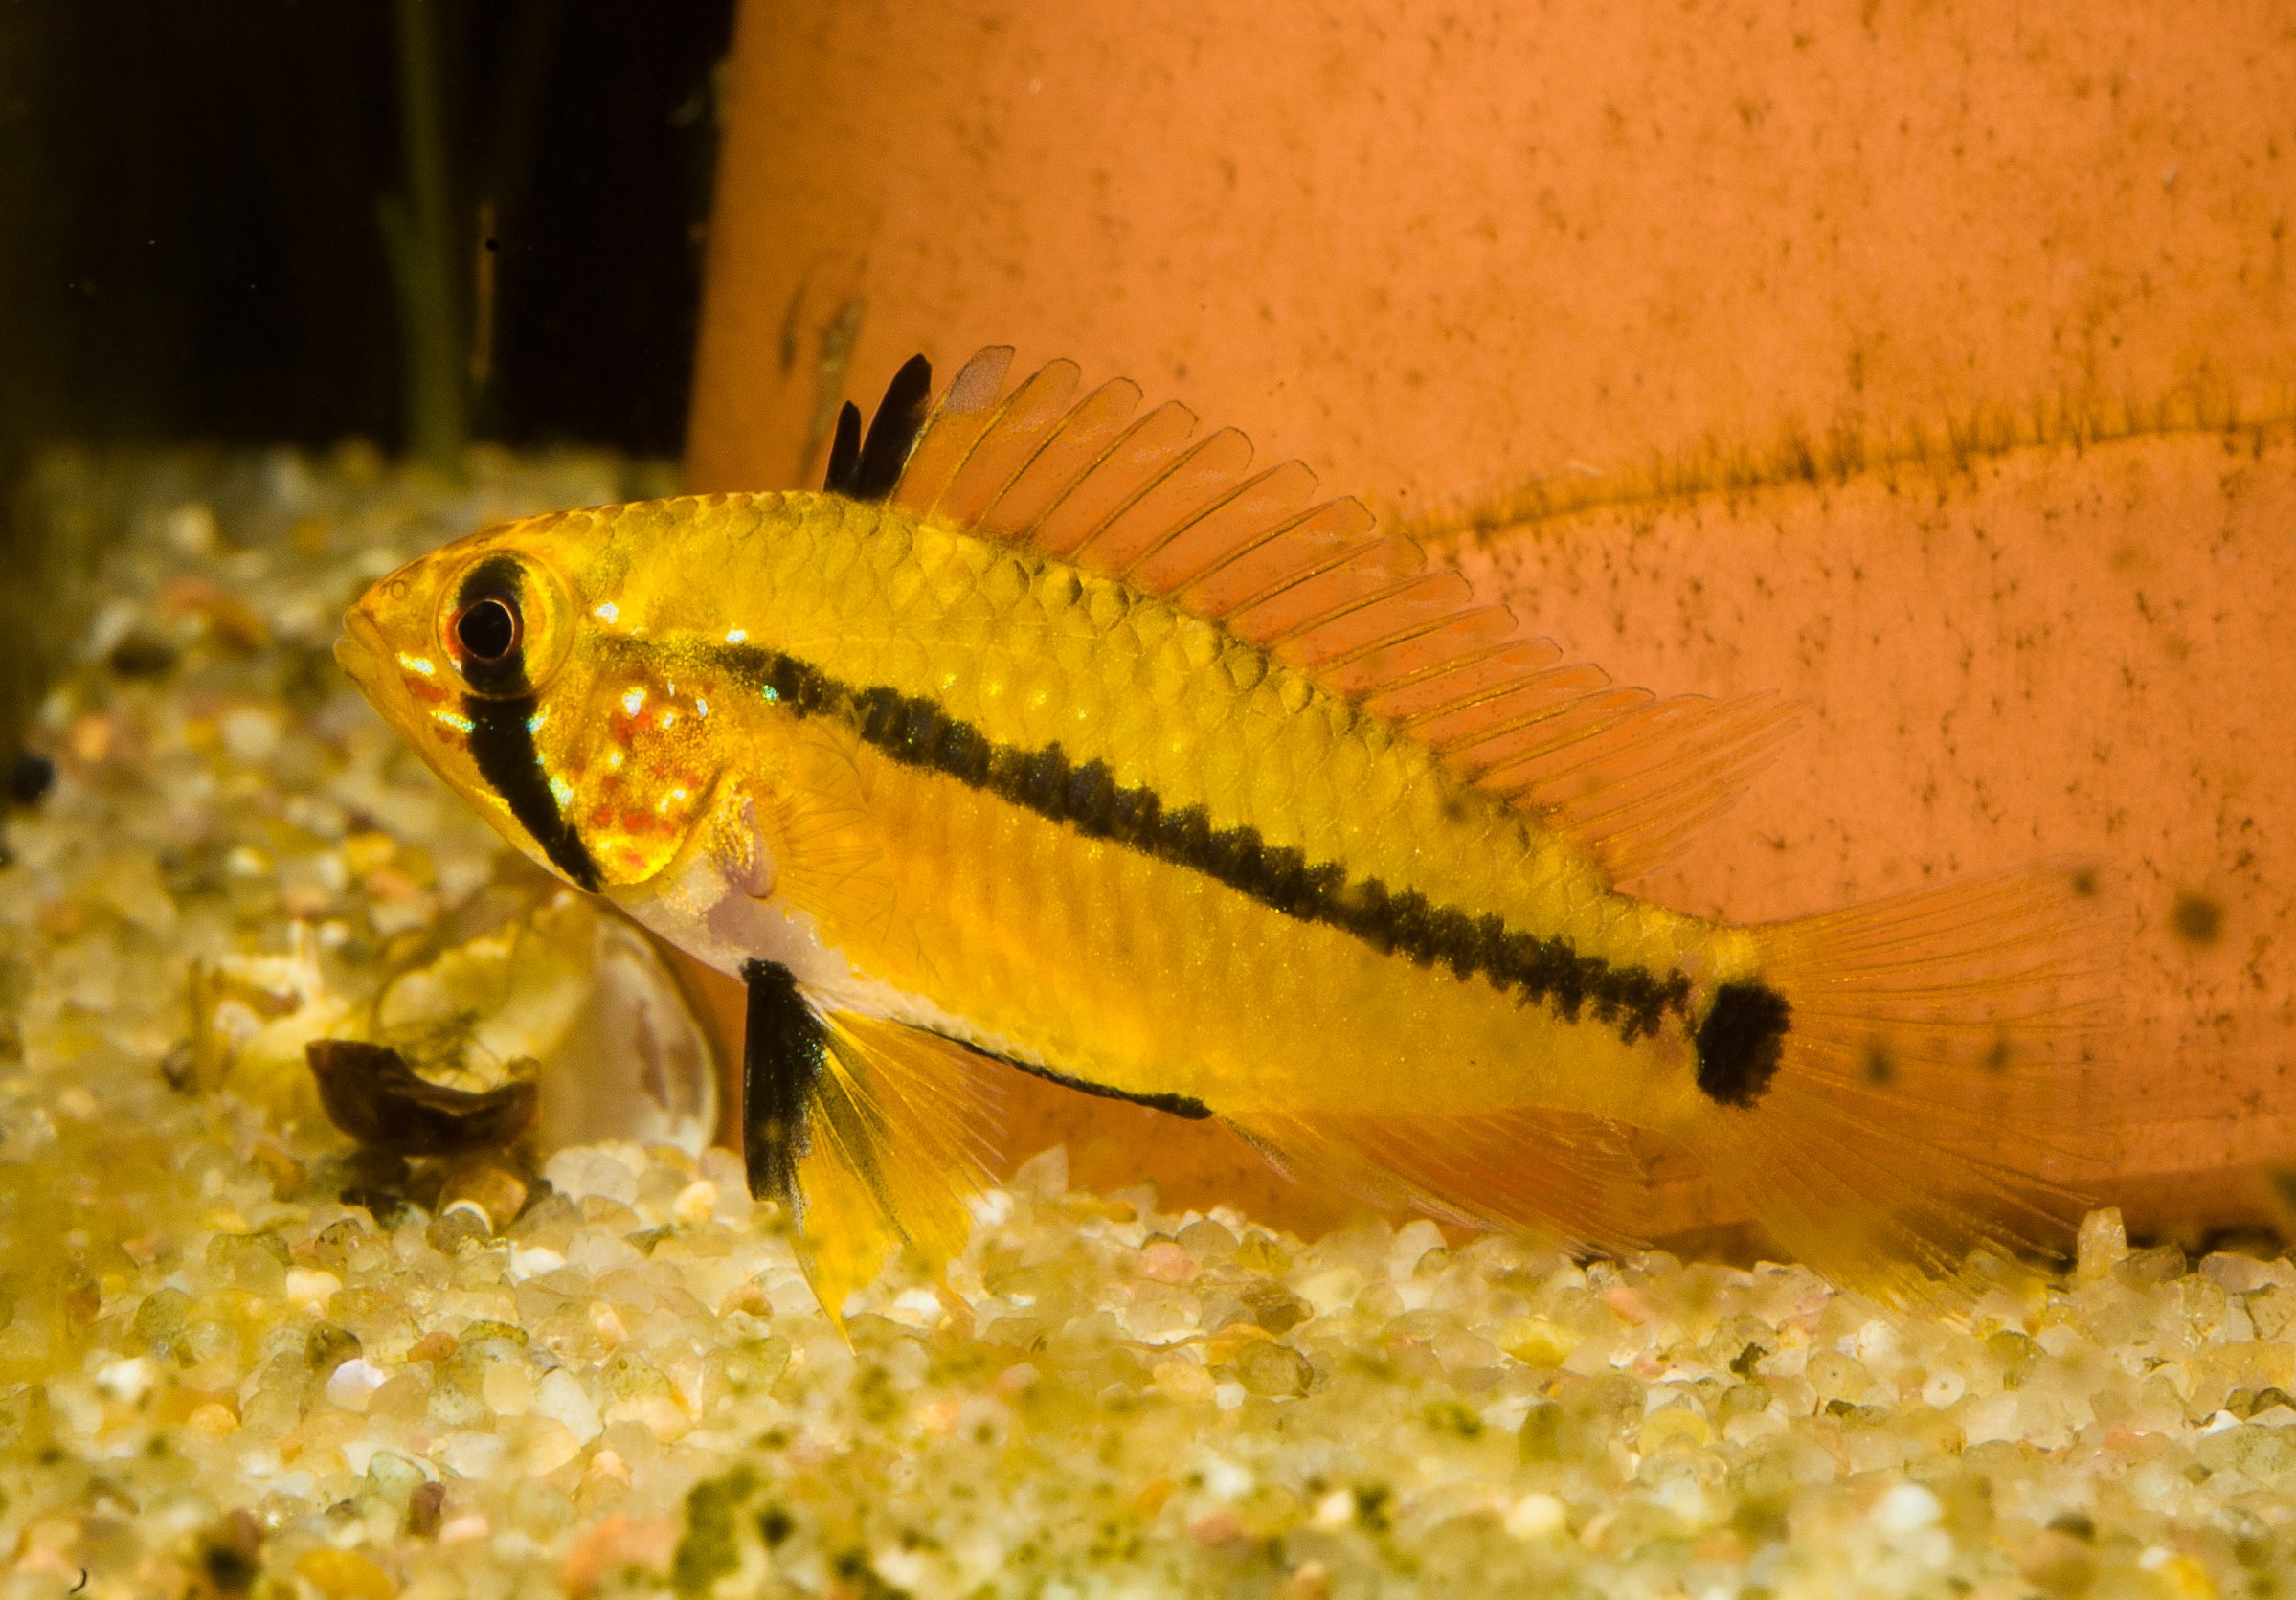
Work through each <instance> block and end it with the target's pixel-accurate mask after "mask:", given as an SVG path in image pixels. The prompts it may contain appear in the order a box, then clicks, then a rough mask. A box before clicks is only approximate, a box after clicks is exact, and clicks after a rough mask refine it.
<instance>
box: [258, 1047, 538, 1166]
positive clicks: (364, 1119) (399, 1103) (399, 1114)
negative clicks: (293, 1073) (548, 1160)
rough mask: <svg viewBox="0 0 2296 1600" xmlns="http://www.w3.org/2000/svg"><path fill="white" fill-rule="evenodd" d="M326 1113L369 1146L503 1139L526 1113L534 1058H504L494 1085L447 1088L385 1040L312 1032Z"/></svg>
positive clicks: (423, 1152) (430, 1150)
mask: <svg viewBox="0 0 2296 1600" xmlns="http://www.w3.org/2000/svg"><path fill="white" fill-rule="evenodd" d="M304 1060H305V1061H307V1062H309V1063H310V1068H311V1076H312V1078H313V1079H314V1080H316V1081H317V1083H318V1085H319V1102H320V1104H321V1105H323V1106H325V1107H326V1115H327V1119H328V1120H329V1121H331V1122H333V1123H334V1125H335V1126H336V1127H338V1128H340V1129H342V1130H343V1132H345V1133H346V1134H349V1136H350V1137H351V1138H355V1139H357V1140H358V1141H359V1142H360V1143H361V1144H365V1145H371V1146H373V1147H375V1148H377V1149H382V1150H392V1151H396V1152H397V1153H398V1154H400V1155H404V1156H447V1155H453V1154H456V1153H457V1152H460V1151H464V1150H477V1149H483V1148H486V1147H489V1146H501V1145H505V1144H508V1143H509V1142H510V1141H511V1140H513V1139H515V1138H518V1136H519V1135H521V1134H523V1133H524V1132H526V1130H527V1128H528V1126H529V1124H530V1123H531V1122H532V1121H533V1120H534V1111H535V1107H536V1104H537V1102H538V1096H537V1094H536V1089H535V1078H534V1064H533V1063H532V1062H531V1061H523V1060H522V1061H519V1062H516V1063H513V1064H512V1069H511V1070H512V1072H513V1074H514V1075H513V1077H512V1078H511V1080H510V1081H509V1082H507V1083H505V1084H502V1085H501V1086H499V1087H498V1088H494V1089H488V1090H482V1091H471V1090H461V1089H449V1088H447V1087H445V1086H444V1085H442V1084H436V1083H433V1082H431V1080H430V1079H428V1078H426V1077H423V1076H422V1075H421V1074H420V1073H418V1072H416V1070H414V1069H413V1068H412V1067H409V1066H408V1065H407V1062H406V1058H405V1057H404V1056H402V1055H400V1054H399V1053H398V1051H396V1050H394V1049H393V1048H390V1047H389V1046H388V1045H371V1044H368V1043H366V1042H365V1041H363V1040H357V1039H314V1040H312V1041H311V1042H310V1043H309V1044H308V1045H305V1046H304Z"/></svg>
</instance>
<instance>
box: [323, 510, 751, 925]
mask: <svg viewBox="0 0 2296 1600" xmlns="http://www.w3.org/2000/svg"><path fill="white" fill-rule="evenodd" d="M642 509H643V508H642V507H609V508H607V509H604V510H587V511H571V512H557V513H552V514H551V515H548V516H541V517H529V518H527V519H524V520H522V521H519V522H512V523H506V524H503V525H502V526H500V527H496V528H491V529H487V530H484V531H483V532H479V533H474V534H471V535H470V536H469V537H467V538H463V539H459V540H457V541H455V542H454V543H452V544H449V545H447V546H445V547H443V548H441V549H439V550H437V551H434V552H431V553H429V554H427V555H424V556H420V557H418V558H416V560H414V561H411V562H409V563H408V564H407V565H406V566H404V567H401V568H399V569H398V570H397V571H396V572H394V573H392V574H390V575H387V576H385V577H383V578H381V579H379V580H377V581H376V582H375V584H374V585H373V586H372V587H371V588H370V589H369V590H368V591H367V593H366V594H365V595H363V596H362V597H360V598H359V600H358V601H357V603H355V604H354V605H352V606H351V608H350V609H349V612H348V613H347V614H346V615H345V617H344V632H343V636H342V638H341V639H340V640H338V641H337V642H336V645H335V659H336V661H337V662H339V663H340V664H341V665H342V666H343V669H344V670H345V671H346V672H347V673H349V676H350V679H351V681H352V682H353V683H355V684H357V685H358V687H359V688H360V690H361V691H362V692H363V693H365V695H366V696H367V698H368V699H369V700H370V701H371V703H372V704H373V706H374V708H375V710H377V711H379V712H380V713H381V714H382V716H383V719H384V720H385V721H386V722H388V723H389V724H390V725H391V726H392V728H393V729H394V731H396V732H397V733H398V734H399V735H400V736H401V737H402V738H404V739H405V740H406V741H407V742H408V744H410V745H411V746H412V747H413V748H414V749H415V750H416V752H417V753H419V754H420V755H421V756H422V758H423V759H424V760H425V761H426V762H428V763H429V764H430V766H431V768H432V770H433V771H435V772H437V773H438V775H439V777H441V778H443V779H444V780H445V781H446V783H447V785H448V786H449V787H450V788H452V789H454V790H455V792H456V793H457V794H459V795H461V797H462V798H463V799H464V800H468V801H469V802H470V803H471V804H472V805H474V806H475V807H477V809H478V810H479V811H480V813H481V814H482V815H484V817H485V818H486V820H487V821H488V822H489V823H492V824H493V826H494V827H495V829H496V830H497V831H498V832H500V833H501V834H502V835H503V837H504V838H505V839H506V840H508V841H509V842H510V843H511V844H512V845H515V846H517V848H518V849H520V850H521V851H523V852H524V853H525V854H526V855H527V856H528V857H529V858H530V859H531V860H533V861H534V862H535V863H536V864H537V865H539V866H541V867H543V868H546V869H548V870H550V871H551V872H553V873H555V874H556V875H558V876H559V877H561V878H563V879H565V880H566V881H567V882H569V883H572V884H574V885H575V886H576V887H578V888H581V889H586V890H608V889H611V888H614V887H617V886H624V885H631V884H638V883H642V882H644V881H646V880H647V879H649V878H652V877H654V876H656V875H657V874H658V873H660V872H661V871H662V870H663V869H664V868H665V867H667V866H668V865H669V863H670V862H671V860H672V859H673V858H674V857H675V856H676V855H677V854H678V852H679V850H680V849H681V848H682V847H683V846H684V845H685V843H686V842H687V839H688V838H689V837H690V836H691V835H692V834H693V833H694V832H695V829H696V826H697V824H698V823H700V822H701V821H702V820H703V819H704V818H705V817H706V815H707V814H708V810H709V803H710V799H711V792H712V790H713V789H714V787H715V784H716V777H717V774H718V773H719V772H720V771H722V770H723V766H724V760H723V757H724V754H725V753H724V751H723V749H722V748H721V747H722V742H723V741H722V736H721V734H720V732H719V730H718V729H717V728H713V727H712V726H711V724H710V721H709V698H708V693H709V687H710V686H709V684H708V683H707V682H706V681H703V680H700V679H697V678H696V676H695V674H694V673H692V672H689V671H683V670H681V667H682V665H685V664H683V663H682V661H681V659H680V657H679V653H678V650H677V647H676V644H675V642H674V639H664V638H662V637H660V636H659V635H657V634H656V633H655V632H653V631H652V630H649V629H647V628H645V627H643V626H635V627H633V626H631V625H629V624H628V622H627V621H623V619H624V618H625V616H626V613H627V612H628V611H630V610H631V609H634V608H633V607H631V606H630V604H629V601H628V598H627V597H628V594H629V591H630V589H631V586H632V585H633V583H636V582H640V581H642V577H643V571H642V563H641V564H640V570H638V571H636V572H634V571H633V563H632V560H631V552H632V549H633V547H634V546H636V545H637V543H638V540H637V539H636V538H635V537H634V534H635V533H637V532H640V531H643V530H635V529H633V528H631V527H625V526H623V524H625V523H632V522H636V521H642V520H643V519H642V518H633V517H630V516H628V515H625V514H624V513H625V512H634V511H640V510H642ZM618 621H620V622H621V625H619V626H618V625H617V624H618ZM720 720H721V723H722V720H723V719H722V718H721V719H720Z"/></svg>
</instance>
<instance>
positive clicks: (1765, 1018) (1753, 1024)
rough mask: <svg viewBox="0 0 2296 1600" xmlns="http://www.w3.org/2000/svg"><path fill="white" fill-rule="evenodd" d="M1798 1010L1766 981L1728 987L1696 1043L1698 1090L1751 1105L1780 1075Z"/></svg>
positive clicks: (1723, 1100)
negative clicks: (1780, 1064)
mask: <svg viewBox="0 0 2296 1600" xmlns="http://www.w3.org/2000/svg"><path fill="white" fill-rule="evenodd" d="M1792 1020H1793V1007H1792V1006H1790V1005H1789V1004H1788V1003H1786V997H1785V996H1784V995H1782V994H1780V993H1778V991H1777V990H1775V989H1773V988H1771V987H1770V986H1769V985H1768V984H1767V983H1724V984H1723V985H1722V987H1721V988H1719V989H1717V990H1716V991H1715V992H1714V1004H1713V1006H1712V1008H1710V1009H1709V1010H1708V1011H1707V1013H1706V1020H1705V1021H1704V1022H1702V1023H1700V1024H1699V1029H1698V1033H1697V1035H1696V1036H1695V1038H1694V1039H1693V1041H1692V1043H1693V1044H1694V1046H1695V1047H1696V1049H1697V1054H1698V1082H1699V1089H1700V1090H1702V1091H1703V1092H1704V1093H1705V1095H1706V1098H1708V1099H1709V1100H1712V1101H1714V1102H1715V1103H1716V1104H1717V1105H1723V1106H1750V1105H1752V1104H1753V1103H1754V1102H1755V1101H1757V1100H1759V1099H1761V1098H1762V1095H1763V1092H1764V1091H1765V1090H1767V1089H1768V1088H1769V1080H1770V1079H1771V1078H1773V1077H1775V1076H1776V1075H1777V1072H1778V1062H1779V1059H1780V1058H1781V1056H1782V1055H1783V1054H1784V1052H1785V1045H1786V1030H1787V1028H1788V1026H1789V1025H1790V1024H1791V1023H1792Z"/></svg>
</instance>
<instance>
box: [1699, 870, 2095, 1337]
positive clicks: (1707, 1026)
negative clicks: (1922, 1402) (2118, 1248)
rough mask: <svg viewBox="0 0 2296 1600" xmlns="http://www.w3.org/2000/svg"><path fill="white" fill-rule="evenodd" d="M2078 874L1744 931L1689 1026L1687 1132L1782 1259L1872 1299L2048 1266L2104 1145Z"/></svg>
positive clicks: (1905, 898) (2090, 950) (2084, 893)
mask: <svg viewBox="0 0 2296 1600" xmlns="http://www.w3.org/2000/svg"><path fill="white" fill-rule="evenodd" d="M2101 921H2102V918H2101V914H2100V905H2099V897H2098V893H2097V888H2096V875H2095V873H2094V872H2093V871H2089V870H2086V869H2082V868H2072V867H2066V868H2056V869H2035V870H2029V871H2024V872H2017V873H2010V874H2004V875H2000V876H1993V877H1986V878H1979V879H1974V880H1970V881H1968V882H1964V883H1957V884H1952V885H1948V886H1947V887H1945V888H1942V889H1933V890H1919V891H1916V892H1913V893H1909V894H1902V895H1899V896H1896V897H1893V898H1890V899H1886V900H1880V901H1877V902H1874V903H1871V904H1868V905H1863V906H1856V907H1852V908H1850V909H1848V910H1845V911H1837V912H1830V913H1824V914H1822V915H1818V916H1812V917H1804V918H1800V919H1798V920H1793V921H1787V922H1778V923H1771V924H1767V925H1764V926H1761V927H1758V928H1755V929H1753V930H1750V931H1751V932H1752V933H1753V934H1754V935H1755V941H1756V945H1757V948H1758V950H1759V951H1760V961H1759V969H1758V971H1759V977H1758V979H1757V980H1749V981H1742V982H1735V983H1725V984H1723V985H1722V987H1721V989H1720V991H1719V992H1718V993H1717V995H1716V997H1715V1000H1714V1002H1713V1003H1712V1005H1711V1007H1710V1009H1709V1010H1708V1012H1707V1014H1706V1016H1705V1018H1704V1019H1703V1021H1702V1022H1701V1023H1700V1025H1699V1027H1698V1029H1697V1031H1696V1035H1695V1043H1696V1045H1697V1047H1698V1064H1699V1087H1700V1088H1701V1089H1702V1090H1704V1091H1705V1093H1702V1094H1700V1095H1699V1097H1698V1099H1699V1105H1700V1108H1701V1109H1700V1111H1699V1113H1698V1114H1697V1115H1696V1116H1695V1118H1694V1121H1693V1125H1692V1127H1690V1128H1689V1129H1687V1130H1685V1132H1686V1134H1687V1136H1688V1139H1689V1142H1690V1143H1691V1145H1692V1148H1693V1150H1694V1151H1695V1152H1696V1153H1697V1154H1698V1155H1699V1158H1700V1160H1701V1161H1702V1163H1703V1164H1704V1166H1705V1167H1706V1169H1707V1171H1708V1173H1709V1175H1710V1176H1711V1177H1712V1178H1714V1179H1716V1180H1717V1181H1719V1182H1720V1183H1722V1184H1724V1185H1726V1186H1728V1187H1730V1188H1733V1189H1735V1190H1736V1191H1737V1192H1738V1193H1739V1194H1740V1195H1741V1196H1742V1197H1743V1199H1744V1200H1745V1203H1746V1204H1747V1205H1748V1206H1750V1207H1751V1209H1752V1211H1753V1213H1754V1215H1755V1216H1756V1217H1758V1218H1759V1219H1760V1221H1761V1222H1762V1224H1763V1225H1764V1227H1765V1228H1767V1230H1768V1231H1769V1233H1770V1234H1771V1235H1772V1236H1773V1237H1774V1238H1775V1239H1776V1241H1777V1242H1778V1243H1779V1244H1780V1245H1781V1246H1783V1247H1784V1248H1785V1249H1787V1250H1788V1251H1791V1252H1792V1253H1793V1254H1795V1255H1796V1256H1798V1257H1799V1258H1800V1259H1802V1260H1804V1261H1807V1262H1808V1263H1810V1264H1811V1265H1812V1266H1813V1267H1816V1268H1817V1269H1818V1270H1820V1271H1821V1272H1824V1273H1826V1274H1827V1275H1828V1276H1830V1277H1833V1278H1835V1280H1836V1281H1838V1282H1844V1283H1849V1284H1855V1285H1857V1286H1859V1287H1864V1288H1870V1289H1875V1290H1878V1291H1880V1292H1881V1293H1882V1294H1884V1295H1885V1296H1887V1297H1889V1298H1892V1299H1900V1300H1902V1299H1912V1298H1924V1297H1929V1296H1934V1295H1935V1294H1936V1293H1938V1291H1939V1288H1940V1283H1939V1280H1940V1279H1949V1278H1950V1277H1951V1276H1952V1275H1953V1274H1954V1273H1956V1271H1957V1270H1958V1269H1959V1268H1960V1267H1961V1265H1962V1263H1963V1261H1964V1260H1965V1258H1966V1257H1967V1255H1968V1253H1969V1252H1970V1251H1972V1250H1974V1249H1978V1248H1981V1247H1984V1248H1991V1249H1992V1250H1994V1251H2040V1252H2043V1253H2053V1252H2055V1251H2057V1250H2058V1249H2059V1248H2060V1242H2061V1241H2062V1240H2063V1239H2064V1238H2065V1236H2066V1235H2067V1233H2068V1231H2069V1230H2070V1228H2073V1227H2074V1226H2075V1225H2077V1224H2078V1222H2079V1220H2080V1217H2081V1214H2082V1210H2083V1209H2084V1204H2083V1201H2082V1196H2081V1193H2080V1190H2079V1186H2078V1185H2079V1184H2080V1183H2081V1181H2082V1178H2083V1176H2089V1175H2094V1174H2095V1173H2096V1172H2098V1171H2099V1170H2101V1168H2102V1164H2103V1162H2104V1161H2105V1160H2106V1159H2107V1158H2108V1156H2109V1155H2110V1154H2111V1149H2110V1141H2111V1138H2112V1134H2111V1131H2110V1125H2111V1119H2110V1117H2109V1116H2107V1115H2098V1114H2099V1113H2100V1112H2101V1111H2104V1110H2106V1109H2108V1108H2105V1107H2104V1106H2102V1105H2101V1104H2100V1103H2099V1102H2100V1099H2101V1096H2102V1093H2103V1092H2104V1090H2105V1072H2104V1070H2103V1067H2104V1065H2105V1063H2104V1056H2105V1051H2106V1048H2107V1047H2108V1045H2109V1043H2110V1040H2111V1036H2112V1030H2111V1022H2112V1016H2113V1009H2114V1008H2113V1006H2112V1004H2111V1003H2110V995H2109V990H2108V987H2107V974H2106V971H2105V963H2104V962H2103V961H2101V960H2100V959H2098V951H2099V948H2100V929H2101Z"/></svg>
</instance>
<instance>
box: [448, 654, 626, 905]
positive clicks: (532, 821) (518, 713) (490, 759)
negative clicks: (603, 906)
mask: <svg viewBox="0 0 2296 1600" xmlns="http://www.w3.org/2000/svg"><path fill="white" fill-rule="evenodd" d="M462 710H463V712H464V714H465V715H467V716H468V717H469V718H470V756H471V759H472V760H474V761H476V762H477V763H478V768H479V776H480V777H484V779H485V780H486V782H487V783H488V785H489V786H491V787H492V788H493V790H494V792H495V793H496V794H498V795H500V796H502V798H503V800H504V802H505V803H506V804H507V805H508V806H509V807H510V815H511V816H513V817H515V818H517V819H518V825H519V826H520V827H522V828H525V829H526V830H527V832H528V833H529V834H531V835H532V836H533V839H534V843H535V844H537V845H541V846H542V853H543V854H544V855H546V856H548V857H550V858H551V865H552V866H554V867H556V868H558V870H559V871H561V872H563V873H565V874H566V875H567V876H568V877H570V878H572V879H573V880H574V882H575V883H577V884H580V885H581V886H582V887H583V888H584V889H587V890H594V891H595V890H597V887H598V884H599V881H600V880H599V878H598V870H597V862H595V861H593V860H592V859H591V857H590V847H589V846H588V845H584V844H583V843H582V836H581V834H579V833H578V832H576V831H575V829H574V824H573V823H570V822H568V821H567V820H566V816H565V813H563V812H562V811H560V810H559V809H558V797H557V796H555V795H553V794H551V785H550V778H549V777H547V776H546V775H545V774H544V772H543V770H542V756H541V755H540V754H539V753H537V752H536V751H535V749H534V731H533V729H532V728H531V727H529V725H528V724H529V718H531V717H532V716H533V714H534V701H533V698H532V697H531V696H530V695H529V696H522V697H521V698H519V699H516V700H482V699H480V698H479V697H478V696H477V695H465V696H464V697H463V700H462Z"/></svg>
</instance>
